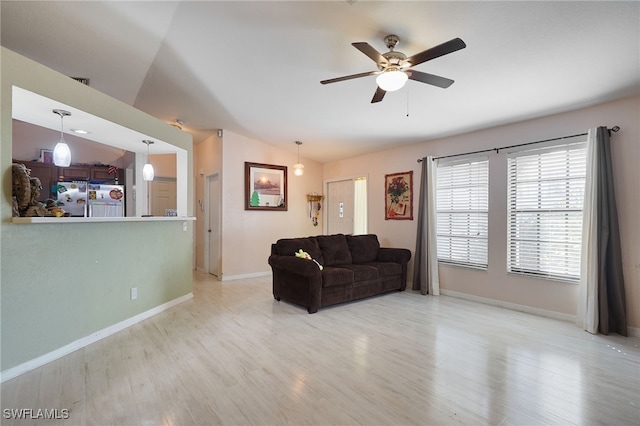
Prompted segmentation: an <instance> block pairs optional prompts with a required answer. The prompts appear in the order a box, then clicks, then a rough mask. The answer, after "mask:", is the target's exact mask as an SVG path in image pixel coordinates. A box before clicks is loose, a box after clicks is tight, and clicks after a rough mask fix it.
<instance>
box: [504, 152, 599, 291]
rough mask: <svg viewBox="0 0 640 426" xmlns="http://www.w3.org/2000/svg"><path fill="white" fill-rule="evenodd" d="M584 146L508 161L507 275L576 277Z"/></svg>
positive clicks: (528, 154)
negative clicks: (510, 273) (512, 273)
mask: <svg viewBox="0 0 640 426" xmlns="http://www.w3.org/2000/svg"><path fill="white" fill-rule="evenodd" d="M586 157H587V150H586V143H575V144H571V145H562V146H559V147H554V148H547V149H544V150H540V151H537V152H531V151H530V152H526V153H519V154H517V155H514V156H512V157H510V158H509V160H508V196H507V204H508V206H507V208H508V248H507V268H508V271H509V272H514V273H522V274H528V275H535V276H543V277H549V278H555V279H561V280H568V281H578V280H579V279H580V250H581V240H582V205H583V201H584V185H585V173H586Z"/></svg>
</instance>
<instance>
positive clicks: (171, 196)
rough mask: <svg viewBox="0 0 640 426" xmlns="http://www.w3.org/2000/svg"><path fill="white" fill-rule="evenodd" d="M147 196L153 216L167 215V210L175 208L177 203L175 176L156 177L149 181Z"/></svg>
mask: <svg viewBox="0 0 640 426" xmlns="http://www.w3.org/2000/svg"><path fill="white" fill-rule="evenodd" d="M149 191H150V194H149V197H150V198H151V205H150V211H151V215H153V216H169V214H168V213H169V212H168V210H175V209H176V208H177V206H178V203H177V189H176V179H175V178H162V177H160V178H158V177H156V178H155V179H154V180H152V181H151V182H150V185H149Z"/></svg>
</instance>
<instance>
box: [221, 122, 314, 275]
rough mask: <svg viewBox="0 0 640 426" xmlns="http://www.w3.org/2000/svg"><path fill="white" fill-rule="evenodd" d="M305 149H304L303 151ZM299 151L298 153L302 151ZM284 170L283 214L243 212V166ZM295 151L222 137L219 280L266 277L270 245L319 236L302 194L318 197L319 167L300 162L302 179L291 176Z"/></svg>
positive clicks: (227, 135) (234, 136) (233, 136)
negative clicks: (285, 202) (271, 166)
mask: <svg viewBox="0 0 640 426" xmlns="http://www.w3.org/2000/svg"><path fill="white" fill-rule="evenodd" d="M303 147H304V145H303ZM301 151H302V150H301ZM245 161H247V162H252V163H265V164H274V165H279V166H287V168H288V169H287V171H288V187H289V189H288V192H289V195H288V211H273V212H270V211H261V210H249V211H247V210H244V163H245ZM296 162H297V147H296V145H295V144H294V143H293V141H292V142H291V150H283V149H280V148H276V147H274V146H272V145H268V144H266V143H264V142H261V141H257V140H254V139H249V138H247V137H244V136H240V135H237V134H234V133H233V132H230V131H226V130H225V133H224V141H223V146H222V196H223V201H222V208H223V211H222V233H223V234H222V247H223V251H222V276H223V280H224V279H232V278H235V277H242V276H251V275H260V274H266V273H268V272H270V270H271V269H270V267H269V265H268V263H267V260H268V257H269V254H270V253H271V244H272V243H275V242H276V241H277V240H278V239H279V238H287V237H301V236H309V235H317V234H322V226H321V225H319V226H313V223H312V222H311V219H310V218H309V210H308V203H307V197H306V194H308V193H311V192H316V193H318V194H320V193H322V166H321V165H320V164H319V163H317V162H314V161H311V160H308V159H307V158H304V157H303V156H301V157H300V162H302V164H304V166H305V168H304V175H303V176H295V175H294V174H293V168H292V166H293V165H294V164H295V163H296Z"/></svg>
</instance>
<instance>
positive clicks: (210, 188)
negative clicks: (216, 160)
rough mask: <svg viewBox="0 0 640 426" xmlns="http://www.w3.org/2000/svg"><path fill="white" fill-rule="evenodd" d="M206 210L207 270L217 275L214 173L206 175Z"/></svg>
mask: <svg viewBox="0 0 640 426" xmlns="http://www.w3.org/2000/svg"><path fill="white" fill-rule="evenodd" d="M207 198H208V200H207V210H208V212H205V214H206V217H207V221H206V223H205V226H206V227H207V229H206V230H205V231H206V236H207V237H206V239H205V241H206V244H207V247H208V252H209V254H208V259H207V260H208V262H207V263H208V268H207V269H208V272H209V273H210V274H211V275H215V276H216V277H218V276H219V268H220V233H221V230H220V202H221V200H220V178H219V175H218V174H217V173H216V174H214V175H212V176H207Z"/></svg>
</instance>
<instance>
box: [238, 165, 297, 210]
mask: <svg viewBox="0 0 640 426" xmlns="http://www.w3.org/2000/svg"><path fill="white" fill-rule="evenodd" d="M244 209H245V210H276V211H277V210H280V211H286V210H287V166H274V165H272V164H261V163H247V162H245V163H244Z"/></svg>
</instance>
